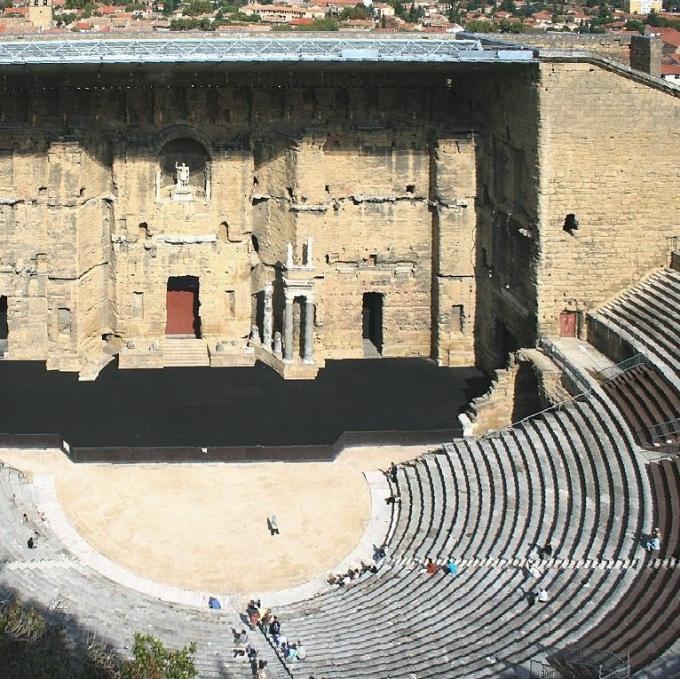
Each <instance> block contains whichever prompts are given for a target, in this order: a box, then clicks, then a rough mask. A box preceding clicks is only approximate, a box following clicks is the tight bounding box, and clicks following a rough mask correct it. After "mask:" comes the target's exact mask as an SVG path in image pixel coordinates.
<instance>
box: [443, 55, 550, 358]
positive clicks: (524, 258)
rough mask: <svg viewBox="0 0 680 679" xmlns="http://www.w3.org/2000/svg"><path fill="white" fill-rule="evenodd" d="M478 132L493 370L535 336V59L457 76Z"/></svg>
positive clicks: (483, 331)
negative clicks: (499, 69)
mask: <svg viewBox="0 0 680 679" xmlns="http://www.w3.org/2000/svg"><path fill="white" fill-rule="evenodd" d="M454 84H455V88H456V91H457V94H458V101H459V102H460V105H461V108H462V109H463V110H465V111H467V112H468V116H469V124H470V125H471V126H473V127H474V129H475V130H476V136H475V164H476V173H475V190H474V195H475V196H476V203H475V204H476V218H477V223H476V230H475V233H474V234H471V237H469V238H468V239H466V241H464V242H465V243H466V244H467V245H468V246H469V248H470V249H469V257H473V258H474V270H475V272H476V274H477V276H476V293H475V294H476V308H475V313H474V315H473V316H471V317H470V320H469V322H470V323H471V324H473V326H474V330H473V335H474V337H475V347H474V348H475V356H476V362H477V364H478V365H480V366H483V367H484V368H486V369H488V370H493V369H496V368H500V367H504V366H505V364H506V362H507V357H508V353H509V352H512V351H515V350H516V349H518V348H520V347H527V346H534V345H535V343H536V338H537V320H536V298H537V289H536V286H537V280H536V275H535V268H536V261H537V256H538V233H539V216H538V193H537V186H538V176H539V153H540V149H539V143H538V134H539V126H538V102H539V90H538V88H539V81H538V72H537V68H536V67H535V66H526V67H523V68H518V67H512V68H508V69H506V70H505V71H503V73H489V74H486V75H485V77H484V78H480V77H478V76H474V77H473V76H472V75H470V76H467V75H465V76H461V77H458V78H456V79H455V81H454Z"/></svg>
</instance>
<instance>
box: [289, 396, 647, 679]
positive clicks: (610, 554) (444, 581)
mask: <svg viewBox="0 0 680 679" xmlns="http://www.w3.org/2000/svg"><path fill="white" fill-rule="evenodd" d="M609 408H610V405H609V403H608V402H607V401H606V400H605V399H603V398H601V397H600V395H599V394H598V393H595V392H594V393H592V394H590V395H589V396H588V397H581V398H580V399H579V400H577V401H575V402H573V403H571V404H569V405H566V406H564V407H562V408H560V409H553V410H552V411H548V412H547V413H544V414H542V415H540V416H538V417H535V418H532V419H529V420H525V421H523V422H521V423H520V424H518V425H517V426H515V427H513V428H511V429H507V430H503V431H501V432H499V433H497V434H496V435H493V436H490V437H487V438H484V439H480V440H460V441H455V442H454V443H452V444H449V445H447V446H445V450H444V451H438V452H435V453H429V454H426V455H424V456H422V457H420V458H418V459H417V460H414V461H413V462H411V463H408V464H405V465H402V466H401V467H400V469H399V472H398V475H397V482H398V487H399V492H400V494H401V498H402V502H401V505H400V506H399V505H397V507H396V508H395V520H394V531H393V533H392V536H391V539H390V541H389V544H388V546H387V552H388V558H387V560H386V563H385V565H384V566H383V567H382V568H381V570H380V571H379V572H378V574H377V575H375V576H372V577H364V578H362V579H360V580H359V581H356V582H352V583H350V584H348V585H347V586H345V587H344V588H340V589H336V590H333V591H330V592H327V593H325V594H322V595H319V596H317V597H315V598H313V599H311V600H308V601H304V602H299V603H298V604H295V605H292V606H289V607H286V608H284V609H282V610H281V611H279V612H278V613H279V614H280V615H279V618H280V619H281V620H282V624H283V626H284V631H285V633H286V634H287V635H288V637H289V638H291V639H295V638H298V637H299V638H301V639H303V640H304V642H305V645H306V647H307V650H308V658H309V659H308V661H307V662H306V663H305V666H304V670H301V671H303V672H304V673H305V674H306V675H308V674H313V675H315V676H316V675H320V676H324V677H328V679H331V678H332V677H337V678H338V679H339V678H340V677H392V678H397V677H409V676H410V675H412V674H413V675H415V676H417V677H418V679H422V677H444V676H445V677H483V676H501V675H502V673H503V672H504V671H506V670H509V669H510V668H512V667H513V666H514V665H517V664H522V663H524V664H526V663H528V661H529V659H531V658H532V657H533V658H535V657H537V655H538V656H540V655H541V647H542V645H545V646H551V645H553V646H554V645H555V644H565V643H569V642H572V641H574V640H575V639H577V638H578V637H580V636H582V634H583V632H584V631H585V630H588V629H592V628H594V627H596V626H597V624H598V622H599V621H600V620H601V619H604V618H606V616H607V615H608V614H609V612H610V611H611V609H612V608H613V607H614V606H616V605H617V604H618V602H619V601H620V599H621V598H622V597H623V596H624V593H625V591H626V589H627V588H628V587H630V586H631V585H632V583H633V581H634V580H635V578H636V575H637V571H636V570H635V569H633V568H628V567H627V566H629V565H630V564H631V562H630V559H632V558H633V557H638V558H639V557H640V553H639V547H638V544H637V536H638V535H639V534H640V531H641V530H643V528H644V526H645V524H646V523H647V522H648V520H649V507H647V506H645V498H648V497H649V491H648V489H647V488H645V487H644V483H645V482H646V479H644V478H643V469H642V466H641V464H640V463H639V462H638V461H637V460H636V458H635V456H634V454H633V450H632V447H633V442H632V440H631V439H630V436H629V435H628V433H627V432H626V430H625V429H624V428H622V427H621V424H620V422H619V421H618V415H617V414H616V413H612V412H610V410H609ZM547 541H550V542H551V544H552V545H553V548H554V550H555V551H554V554H553V556H554V557H555V561H550V562H545V563H543V567H544V569H543V572H542V574H541V576H540V578H539V580H538V581H537V580H534V579H533V578H532V577H531V576H529V577H528V576H527V575H526V573H525V572H523V569H522V568H521V566H526V561H525V557H526V556H527V555H528V554H529V553H530V550H531V547H532V545H535V544H541V545H542V544H544V543H545V542H547ZM449 556H454V557H455V559H456V561H457V562H458V563H459V564H460V568H461V571H460V574H459V575H457V576H455V577H454V576H449V575H443V574H437V575H434V576H430V575H427V574H426V573H424V572H422V570H423V569H422V562H423V561H424V559H425V558H427V557H429V558H433V559H436V560H439V561H440V562H443V561H444V560H445V559H446V558H447V557H449ZM499 560H502V561H499ZM567 560H568V561H569V566H570V567H569V568H563V567H562V566H563V564H564V562H565V561H567ZM417 562H420V563H417ZM614 562H616V566H617V567H616V568H612V565H613V564H614ZM575 563H577V564H578V565H579V566H580V567H577V568H573V567H571V566H573V565H574V564H575ZM591 565H596V566H597V567H596V568H591V567H590V566H591ZM539 585H540V586H545V587H546V588H547V589H548V591H549V593H550V602H549V603H548V604H547V605H545V607H544V608H542V607H541V605H540V604H536V605H535V607H534V608H532V609H530V610H527V606H528V605H527V602H526V600H525V598H524V595H525V594H526V592H528V591H529V590H533V589H535V588H536V587H538V586H539ZM407 658H408V661H406V659H407ZM295 669H296V666H293V670H295Z"/></svg>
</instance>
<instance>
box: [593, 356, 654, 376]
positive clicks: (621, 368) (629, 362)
mask: <svg viewBox="0 0 680 679" xmlns="http://www.w3.org/2000/svg"><path fill="white" fill-rule="evenodd" d="M648 363H649V359H648V358H647V356H645V355H644V354H635V356H631V357H630V358H626V359H625V360H623V361H619V363H617V364H616V365H610V366H609V367H608V368H603V369H602V370H598V371H597V372H596V373H595V375H594V377H595V379H596V380H598V381H599V382H607V381H608V380H611V379H613V378H614V377H618V376H619V375H621V374H623V373H625V372H627V371H628V370H630V369H631V368H634V367H635V366H638V365H647V364H648Z"/></svg>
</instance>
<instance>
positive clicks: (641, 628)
mask: <svg viewBox="0 0 680 679" xmlns="http://www.w3.org/2000/svg"><path fill="white" fill-rule="evenodd" d="M647 470H648V473H649V480H650V483H651V487H652V496H653V501H654V517H653V523H654V525H657V526H659V528H660V529H661V532H662V535H663V536H664V540H663V543H662V547H661V550H660V552H659V553H658V554H650V555H649V556H648V557H647V566H648V568H645V569H642V570H641V571H640V573H639V575H638V576H637V577H636V579H635V581H634V582H633V584H632V585H631V587H630V589H629V590H628V592H627V593H626V596H625V598H624V599H623V600H622V602H621V603H620V604H619V605H618V606H617V607H616V608H615V609H613V610H612V611H611V613H610V614H609V615H608V616H607V617H606V618H605V619H604V620H603V621H602V622H601V624H600V625H598V626H597V628H595V629H594V630H592V631H591V632H590V633H589V634H587V635H585V636H584V637H583V638H582V639H581V640H579V646H583V645H585V646H590V647H593V648H606V649H608V650H610V651H614V652H615V653H618V654H620V655H621V656H623V657H625V656H626V654H628V653H630V661H631V667H632V668H633V670H638V669H641V668H643V667H645V666H646V665H648V664H649V663H650V662H651V661H653V660H654V659H655V658H656V657H658V656H659V655H661V654H662V653H664V652H665V651H667V650H668V649H669V648H670V647H671V646H673V645H674V644H675V643H677V642H678V639H680V569H678V568H677V567H669V566H670V565H673V562H672V561H670V562H669V561H668V560H669V559H677V558H678V557H680V460H678V459H667V460H660V461H658V462H651V463H649V465H648V467H647ZM660 560H661V561H660ZM667 676H671V675H667ZM673 676H675V675H673Z"/></svg>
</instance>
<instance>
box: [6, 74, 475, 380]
mask: <svg viewBox="0 0 680 679" xmlns="http://www.w3.org/2000/svg"><path fill="white" fill-rule="evenodd" d="M201 77H202V76H200V75H198V76H195V77H193V76H192V81H193V82H192V83H191V85H189V84H188V83H185V84H182V83H181V82H178V81H174V82H173V85H172V86H162V87H158V86H156V87H150V86H149V85H150V83H144V82H142V81H140V82H138V83H136V85H138V86H137V87H130V86H129V81H127V80H126V81H125V82H124V83H116V82H115V81H114V80H112V81H111V82H105V83H103V84H102V82H101V81H98V82H97V83H96V87H92V88H89V89H88V86H87V85H88V83H87V82H79V83H78V87H77V88H76V87H75V86H74V85H73V84H72V83H68V82H66V81H64V83H57V82H54V79H52V81H51V82H50V83H44V87H41V86H40V83H37V85H36V87H35V89H31V87H32V86H30V85H27V84H26V83H25V82H24V81H22V80H17V81H16V82H14V83H12V82H11V79H10V81H7V82H5V84H4V86H6V87H9V89H8V90H5V91H9V90H12V91H11V96H7V97H4V96H3V97H0V120H1V121H2V122H1V124H0V198H2V200H1V201H0V202H1V203H2V204H1V205H0V225H1V228H0V239H1V240H0V294H7V295H8V297H9V307H10V308H9V324H10V333H9V334H10V358H23V359H35V360H46V361H47V363H48V366H49V367H52V368H59V369H65V370H82V369H83V368H85V367H86V366H87V365H88V364H92V365H94V364H97V362H98V361H99V362H102V361H105V360H106V350H107V346H106V342H110V343H112V344H109V346H108V351H109V353H110V352H111V350H112V349H115V348H117V347H120V346H121V344H123V343H125V342H133V343H135V345H136V346H138V345H141V346H142V347H143V346H144V345H145V343H146V344H150V343H152V342H154V341H155V340H157V339H159V338H161V337H162V336H163V335H164V334H165V322H166V316H165V296H166V289H167V281H168V278H169V277H170V276H185V275H195V276H198V277H199V280H200V302H201V307H200V316H201V321H202V331H203V334H204V335H205V336H206V337H207V338H208V339H209V340H211V341H215V342H222V343H225V342H226V343H227V344H233V345H234V346H235V347H237V348H238V347H243V345H244V344H245V342H246V340H247V337H248V334H249V331H250V327H251V324H252V323H253V322H254V321H255V320H256V318H257V314H258V308H259V307H258V304H259V301H258V296H259V295H261V291H262V290H263V288H264V286H265V285H266V284H267V283H268V282H271V281H274V283H275V288H276V291H275V304H277V306H276V321H275V327H276V326H278V328H280V326H281V309H282V304H281V302H282V299H281V287H280V286H281V284H280V277H281V263H282V262H283V261H284V259H285V256H286V246H287V243H288V242H291V243H293V246H294V250H295V258H296V260H298V261H299V260H300V259H301V257H302V253H303V250H304V245H305V243H306V241H307V238H308V237H312V239H313V242H314V246H313V252H314V264H315V267H316V270H315V275H316V276H317V277H318V279H319V283H318V289H317V296H316V299H315V304H316V333H315V334H316V342H317V351H318V352H320V355H321V357H326V358H341V357H350V356H351V357H358V356H362V355H363V342H362V322H361V309H362V295H363V294H364V293H367V292H379V293H382V294H383V295H384V311H383V318H384V327H383V343H384V346H383V353H384V354H385V355H387V356H434V357H435V358H436V359H437V360H438V361H439V362H440V363H441V364H444V365H447V364H470V363H472V362H473V360H474V351H475V344H474V341H473V338H474V329H475V324H474V316H475V266H476V261H475V260H476V253H475V245H474V241H475V230H476V207H475V200H476V190H477V179H476V171H477V170H476V165H477V163H478V159H477V147H476V143H475V138H474V135H473V134H471V133H470V129H471V126H470V122H469V120H467V118H469V116H467V118H466V117H465V116H459V111H458V106H459V102H458V101H457V94H456V92H455V91H454V90H452V88H451V82H450V79H449V80H447V79H446V78H444V77H442V76H441V75H437V76H431V77H429V76H428V77H424V76H422V75H417V76H415V75H408V74H398V75H396V74H395V75H386V74H378V75H375V74H374V75H370V74H367V75H353V74H344V75H343V74H337V75H334V76H330V75H328V74H314V73H309V74H305V75H300V76H291V75H290V74H279V75H277V74H274V75H268V76H265V75H262V74H260V75H258V76H257V77H253V76H252V75H243V76H233V77H231V76H230V78H229V82H228V84H225V79H224V76H215V75H214V74H213V75H206V76H205V79H206V81H205V82H202V81H201ZM140 78H141V76H140ZM211 78H213V80H215V82H213V81H210V79H211ZM220 78H221V80H220ZM208 81H210V82H208ZM156 84H157V83H156ZM468 113H469V112H468ZM458 118H461V119H464V118H465V120H464V122H462V123H461V122H460V120H459V119H458ZM27 129H28V130H30V135H28V134H27V133H26V130H27ZM183 138H188V139H192V140H194V141H197V142H198V143H200V144H202V145H203V147H204V148H205V151H206V153H207V156H208V160H207V164H208V166H209V167H208V169H207V170H206V173H207V174H206V176H209V185H210V195H206V196H205V197H201V198H200V199H197V200H195V201H194V202H192V203H190V204H189V205H183V204H178V203H175V202H173V201H172V200H169V199H168V196H166V195H165V194H163V196H161V199H160V200H159V196H158V194H157V191H158V186H157V185H158V180H157V176H158V172H159V167H160V164H159V163H160V161H159V157H160V154H161V152H162V150H163V148H165V145H166V144H168V143H170V142H172V141H173V140H177V139H183Z"/></svg>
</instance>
